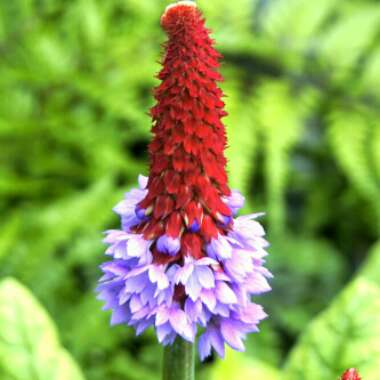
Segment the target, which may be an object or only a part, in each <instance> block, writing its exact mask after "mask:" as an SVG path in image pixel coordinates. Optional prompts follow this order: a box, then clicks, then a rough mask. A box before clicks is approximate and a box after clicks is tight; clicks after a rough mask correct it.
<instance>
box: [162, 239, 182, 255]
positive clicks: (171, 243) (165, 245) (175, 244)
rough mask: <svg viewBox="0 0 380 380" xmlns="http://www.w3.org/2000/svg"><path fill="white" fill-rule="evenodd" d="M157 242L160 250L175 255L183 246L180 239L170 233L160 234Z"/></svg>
mask: <svg viewBox="0 0 380 380" xmlns="http://www.w3.org/2000/svg"><path fill="white" fill-rule="evenodd" d="M156 244H157V249H158V251H159V252H162V253H167V254H168V255H170V256H175V255H176V254H177V252H178V251H179V249H180V248H181V242H180V240H179V239H178V238H173V237H171V236H168V235H162V236H160V237H159V238H158V239H157V243H156Z"/></svg>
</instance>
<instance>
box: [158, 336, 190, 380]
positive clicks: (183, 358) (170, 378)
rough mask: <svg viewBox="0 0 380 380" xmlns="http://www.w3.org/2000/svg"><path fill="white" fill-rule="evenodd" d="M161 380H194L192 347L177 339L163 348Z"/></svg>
mask: <svg viewBox="0 0 380 380" xmlns="http://www.w3.org/2000/svg"><path fill="white" fill-rule="evenodd" d="M162 380H194V345H193V344H192V343H190V342H187V341H185V340H184V339H182V338H180V337H177V339H176V340H175V341H174V343H173V344H172V345H168V346H166V347H164V356H163V368H162Z"/></svg>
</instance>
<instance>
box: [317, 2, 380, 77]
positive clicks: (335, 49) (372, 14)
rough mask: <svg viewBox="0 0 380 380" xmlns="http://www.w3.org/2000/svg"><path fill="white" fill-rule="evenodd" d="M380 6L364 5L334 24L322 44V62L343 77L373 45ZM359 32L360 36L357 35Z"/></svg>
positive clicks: (379, 18) (379, 19) (377, 28)
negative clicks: (325, 62)
mask: <svg viewBox="0 0 380 380" xmlns="http://www.w3.org/2000/svg"><path fill="white" fill-rule="evenodd" d="M379 21H380V7H378V6H365V7H363V8H362V9H358V10H356V11H353V12H352V13H351V14H349V15H348V16H346V17H342V18H341V19H340V20H339V21H338V22H336V23H334V24H333V25H332V26H331V28H330V29H329V30H328V32H327V33H326V34H325V35H324V36H323V39H322V41H321V47H320V52H321V54H322V58H321V59H322V60H323V61H324V60H326V61H327V62H328V63H329V65H330V66H331V67H332V68H333V69H334V70H335V71H336V74H339V76H342V75H343V74H345V69H350V68H352V67H353V65H354V64H355V63H356V62H357V60H358V59H359V58H360V56H361V55H362V54H363V53H364V52H365V50H366V49H367V48H368V47H369V46H370V44H371V43H372V42H373V39H374V37H375V36H376V33H377V32H378V30H379ZM358 31H360V33H359V32H358Z"/></svg>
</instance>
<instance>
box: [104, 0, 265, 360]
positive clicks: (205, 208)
mask: <svg viewBox="0 0 380 380" xmlns="http://www.w3.org/2000/svg"><path fill="white" fill-rule="evenodd" d="M161 25H162V27H163V29H164V30H165V31H166V33H167V34H168V37H169V40H168V42H167V43H166V45H165V48H166V54H165V57H164V60H163V68H162V70H161V71H160V73H159V75H158V77H159V79H160V80H161V83H160V85H159V86H158V87H157V88H156V89H155V92H154V95H155V98H156V100H157V104H156V105H155V106H154V107H153V108H152V110H151V115H152V119H153V128H152V132H153V135H154V137H153V140H152V142H151V143H150V145H149V154H150V173H149V178H147V177H143V176H140V177H139V188H138V189H133V190H131V191H130V192H128V193H127V194H126V195H125V199H124V200H122V201H121V202H120V203H119V204H118V205H117V206H116V207H115V209H114V211H115V212H116V213H117V214H119V215H120V217H121V224H122V228H121V229H120V230H111V231H108V232H107V236H106V238H105V242H106V243H107V244H108V245H109V247H108V249H107V251H106V254H107V255H109V256H110V261H108V262H106V263H104V264H103V265H102V266H101V269H102V271H103V272H104V276H103V277H102V278H101V280H100V283H99V285H98V288H97V291H98V293H99V298H100V299H102V300H104V301H105V306H104V308H105V309H111V310H112V320H111V323H112V324H120V323H122V324H127V325H130V326H134V327H135V329H136V333H137V334H140V333H141V332H142V331H144V330H145V329H146V328H148V327H149V326H154V327H155V330H156V333H157V338H158V340H159V342H160V343H162V344H164V345H166V344H171V343H173V341H174V340H175V338H176V336H180V337H182V338H183V339H186V340H188V341H190V342H193V341H194V339H195V337H196V335H197V332H198V330H200V331H202V334H201V335H200V338H199V354H200V357H201V359H202V360H203V359H204V358H205V357H207V356H208V355H209V354H210V353H211V349H212V348H214V350H215V351H216V352H217V353H218V354H219V355H220V356H223V355H224V349H225V348H224V345H225V343H227V344H228V345H229V346H231V347H232V348H233V349H235V350H239V351H242V350H244V343H243V340H244V338H245V336H246V334H247V333H250V332H256V331H258V328H257V325H258V323H259V322H260V320H262V319H263V318H265V317H266V314H265V313H264V311H263V308H262V307H261V306H260V305H258V304H256V303H254V302H252V300H251V298H252V296H256V295H259V294H261V293H264V292H267V291H269V290H270V286H269V284H268V282H267V279H268V278H270V277H271V274H270V272H269V271H268V270H267V269H266V268H265V267H264V266H263V264H264V257H265V256H266V254H267V253H266V251H265V248H266V247H267V245H268V243H267V241H266V240H265V239H264V234H265V233H264V230H263V228H262V226H261V225H260V224H259V223H258V222H257V221H256V218H257V217H258V216H259V214H251V215H247V216H239V217H236V214H237V212H238V210H239V209H240V208H241V207H242V206H243V204H244V197H243V196H242V195H241V194H240V193H239V192H238V191H234V190H232V191H231V190H230V189H229V187H228V185H227V175H226V170H225V166H226V159H225V157H224V149H225V146H226V135H225V128H224V125H223V123H222V122H221V119H222V118H223V117H224V116H225V115H226V113H225V111H224V109H223V108H224V103H223V101H222V100H221V99H222V96H223V93H222V91H221V90H220V88H219V87H218V85H217V82H218V81H221V80H222V77H221V75H220V74H219V73H218V71H217V69H218V67H219V59H220V55H219V54H218V53H217V52H216V50H215V49H214V47H213V41H212V40H211V38H210V36H209V30H207V29H206V27H205V25H204V20H203V18H202V15H201V13H200V11H199V10H198V8H197V7H196V6H195V4H194V3H193V2H191V1H181V2H178V3H175V4H173V5H171V6H169V7H168V8H167V9H166V11H165V13H164V14H163V16H162V18H161Z"/></svg>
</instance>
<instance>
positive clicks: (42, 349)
mask: <svg viewBox="0 0 380 380" xmlns="http://www.w3.org/2000/svg"><path fill="white" fill-rule="evenodd" d="M0 379H3V380H69V379H70V380H84V377H83V375H82V373H81V371H80V369H79V367H78V366H77V364H76V363H75V362H74V360H73V359H72V358H71V356H70V355H69V354H68V352H67V351H66V350H65V349H64V348H63V347H62V346H61V344H60V342H59V339H58V334H57V330H56V328H55V326H54V323H53V322H52V320H51V319H50V317H49V316H48V314H47V313H46V311H45V310H44V309H43V307H42V306H41V305H40V304H39V302H38V301H37V300H36V299H35V298H34V296H33V294H32V293H31V292H30V291H29V290H28V289H26V288H25V287H24V286H23V285H21V284H20V283H19V282H17V281H16V280H15V279H12V278H6V279H4V280H2V281H1V282H0Z"/></svg>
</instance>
